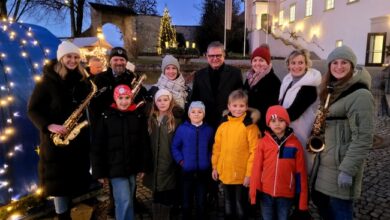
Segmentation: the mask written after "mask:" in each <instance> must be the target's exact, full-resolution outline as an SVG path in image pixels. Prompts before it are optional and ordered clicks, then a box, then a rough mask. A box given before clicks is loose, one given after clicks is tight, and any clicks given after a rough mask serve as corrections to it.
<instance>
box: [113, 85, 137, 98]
mask: <svg viewBox="0 0 390 220" xmlns="http://www.w3.org/2000/svg"><path fill="white" fill-rule="evenodd" d="M121 95H128V96H132V95H133V94H132V93H131V89H130V87H129V86H127V85H123V84H122V85H118V86H117V87H115V89H114V100H117V99H118V98H119V96H121Z"/></svg>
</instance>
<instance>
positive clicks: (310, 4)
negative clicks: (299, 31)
mask: <svg viewBox="0 0 390 220" xmlns="http://www.w3.org/2000/svg"><path fill="white" fill-rule="evenodd" d="M312 15H313V0H306V10H305V16H306V17H308V16H312Z"/></svg>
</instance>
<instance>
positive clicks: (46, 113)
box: [28, 41, 91, 220]
mask: <svg viewBox="0 0 390 220" xmlns="http://www.w3.org/2000/svg"><path fill="white" fill-rule="evenodd" d="M84 72H85V71H84V70H83V67H82V66H81V65H80V49H79V48H78V47H77V46H76V45H74V44H73V43H71V42H68V41H64V42H62V43H61V44H60V45H59V46H58V49H57V60H52V61H51V62H50V63H49V64H47V65H46V66H45V67H44V70H43V77H42V81H40V82H38V83H37V84H36V86H35V88H34V90H33V93H32V95H31V97H30V100H29V104H28V116H29V118H30V120H31V121H32V122H33V123H34V125H35V126H36V127H37V128H38V130H39V132H40V145H39V157H40V160H39V166H38V167H39V180H40V183H39V185H40V187H42V189H43V193H44V194H45V195H46V196H53V197H54V206H55V211H56V213H57V215H58V219H60V220H61V219H71V217H70V208H71V207H70V203H71V199H72V197H73V196H77V195H79V194H82V193H84V192H85V191H86V190H87V189H88V187H89V185H90V179H91V178H90V174H89V167H90V165H89V146H90V141H89V139H90V137H89V131H88V129H85V128H84V129H82V130H81V132H80V134H79V135H78V136H77V137H76V138H75V139H74V140H72V141H71V142H70V143H69V145H67V146H64V147H59V146H56V145H55V144H54V143H53V140H52V139H51V135H52V134H65V133H67V132H68V131H67V128H66V127H64V126H63V123H64V122H65V120H66V119H67V118H68V117H69V116H70V115H71V114H72V112H73V111H74V110H75V109H76V108H78V107H79V105H80V104H81V103H82V102H83V100H84V99H85V97H86V96H87V95H88V94H89V93H90V91H91V85H90V83H89V81H88V80H86V79H87V76H86V75H85V73H84Z"/></svg>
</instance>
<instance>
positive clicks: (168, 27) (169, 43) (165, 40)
mask: <svg viewBox="0 0 390 220" xmlns="http://www.w3.org/2000/svg"><path fill="white" fill-rule="evenodd" d="M171 23H172V21H171V16H170V15H169V11H168V9H167V8H166V7H165V8H164V14H163V17H162V18H161V23H160V32H159V35H158V42H157V45H158V49H157V51H158V53H159V54H161V53H162V51H163V50H164V49H167V48H169V47H176V45H177V42H176V30H175V28H174V27H172V24H171Z"/></svg>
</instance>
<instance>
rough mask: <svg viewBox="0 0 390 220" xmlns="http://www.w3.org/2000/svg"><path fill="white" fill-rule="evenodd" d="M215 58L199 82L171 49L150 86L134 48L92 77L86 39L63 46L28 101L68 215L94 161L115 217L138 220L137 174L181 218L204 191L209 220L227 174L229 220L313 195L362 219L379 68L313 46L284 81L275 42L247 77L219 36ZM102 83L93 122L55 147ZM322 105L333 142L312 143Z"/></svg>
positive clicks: (293, 59)
mask: <svg viewBox="0 0 390 220" xmlns="http://www.w3.org/2000/svg"><path fill="white" fill-rule="evenodd" d="M206 57H207V61H208V66H207V67H206V68H203V69H201V70H199V71H197V72H196V73H195V75H194V80H193V86H192V90H191V89H190V88H189V86H187V85H186V82H185V80H184V78H183V75H182V74H181V72H180V64H179V62H178V60H177V59H176V58H175V57H173V56H172V55H166V56H165V57H164V58H163V60H162V65H161V71H162V73H161V76H160V77H159V79H158V81H157V83H156V84H154V85H153V86H152V87H151V88H150V89H149V90H147V89H146V88H144V87H142V81H141V79H140V77H139V76H138V75H137V74H135V73H134V72H132V71H129V70H128V69H127V68H126V63H127V62H128V57H127V52H126V51H125V50H124V49H123V48H120V47H117V48H113V49H112V50H111V53H110V56H109V67H108V69H107V70H106V71H104V72H102V73H99V74H97V75H95V76H94V77H88V76H87V74H86V73H85V71H84V69H83V66H82V64H81V63H80V50H79V48H77V47H76V46H75V45H74V44H72V43H71V42H67V41H64V42H62V43H61V44H60V45H59V47H58V50H57V59H56V60H53V61H52V62H51V63H50V64H49V65H47V66H46V67H45V69H44V73H43V80H42V81H41V82H40V83H38V84H37V85H36V87H35V89H34V91H33V93H32V95H31V98H30V101H29V105H28V114H29V117H30V119H31V120H32V122H33V123H34V124H35V125H36V127H37V128H38V129H39V131H40V138H41V144H40V155H39V156H40V160H39V177H40V185H41V186H42V187H43V191H44V193H45V195H48V196H53V197H54V205H55V211H56V213H57V215H58V218H59V219H71V218H70V207H71V199H72V197H73V196H76V195H79V194H80V193H83V192H85V191H86V190H87V189H88V187H89V184H90V181H91V175H90V173H89V170H90V166H92V177H93V178H95V179H97V180H98V181H99V182H101V183H103V184H110V186H111V188H112V195H113V198H114V201H115V216H116V219H121V220H130V219H135V217H134V199H135V191H136V190H135V189H136V177H137V175H138V176H139V177H140V178H141V179H143V183H144V185H145V186H147V187H149V188H150V189H151V190H152V192H153V203H152V211H153V219H170V215H171V210H172V207H174V206H181V209H182V218H183V219H191V216H192V211H193V206H194V205H193V202H194V200H195V201H196V205H195V210H196V219H207V206H206V203H207V202H206V197H207V195H209V196H210V195H218V183H220V186H221V188H222V191H223V194H224V210H225V219H247V218H248V215H249V205H250V204H255V203H256V202H260V204H261V215H262V218H263V219H264V220H268V219H270V220H272V219H288V217H289V215H290V214H291V210H292V209H293V207H294V208H295V209H296V210H299V211H301V212H302V213H305V212H307V210H308V200H309V198H311V200H312V201H313V202H314V204H315V205H316V206H317V208H318V210H319V213H320V215H321V217H322V218H323V219H325V220H328V219H329V220H330V219H353V200H354V199H356V198H358V197H359V196H360V191H361V184H362V174H363V168H364V160H365V158H366V156H367V154H368V151H369V149H370V147H371V146H372V138H373V97H372V95H371V93H370V90H369V89H370V82H371V80H370V75H369V74H368V72H367V71H366V70H365V69H364V68H361V67H358V66H357V60H356V56H355V54H354V53H353V51H352V50H351V49H350V48H349V47H347V46H342V47H338V48H336V49H334V50H333V51H332V52H331V53H330V54H329V56H328V59H327V65H328V71H327V72H326V73H323V75H321V73H320V72H319V71H317V70H315V69H313V68H312V67H311V60H310V57H309V53H308V52H307V51H306V50H294V51H293V52H291V54H290V55H289V56H288V57H287V59H286V65H287V67H288V71H289V72H288V74H287V75H286V76H285V77H284V78H283V80H282V81H280V80H279V78H278V76H277V75H276V74H275V72H274V69H273V67H272V60H271V53H270V48H269V47H268V46H267V45H261V46H260V47H258V48H256V49H255V50H254V51H253V52H252V54H251V60H250V61H251V69H250V70H249V71H248V73H247V74H246V76H245V79H244V80H243V78H242V74H241V71H240V69H238V68H236V67H233V66H231V65H228V64H226V63H225V61H224V59H225V51H224V49H223V44H221V43H219V42H212V43H210V44H209V46H208V48H207V53H206ZM91 70H92V68H91ZM94 85H96V86H97V91H96V92H95V94H93V95H94V98H92V100H91V101H90V103H87V104H88V105H86V106H88V108H86V109H81V111H80V112H81V113H84V114H81V115H80V117H81V119H83V118H85V119H88V120H89V122H90V125H91V126H90V129H82V130H81V131H80V133H79V134H78V135H77V136H76V137H75V138H74V139H72V140H71V141H70V142H69V144H68V145H66V146H56V145H55V144H54V143H53V140H52V136H53V134H60V135H62V136H63V137H64V138H65V137H67V135H68V134H69V132H70V131H69V130H70V129H71V128H69V127H65V124H64V122H65V121H66V120H67V119H68V117H69V116H70V115H72V113H74V111H75V109H78V108H81V107H80V106H84V105H83V104H85V103H83V102H85V98H86V97H87V96H88V95H91V91H92V87H93V86H94ZM139 86H141V88H140V89H139V90H135V87H139ZM319 107H321V108H319ZM318 109H322V111H323V112H322V113H323V114H322V116H323V117H324V118H323V120H322V122H323V123H322V124H320V125H316V126H320V127H321V131H322V132H321V138H323V142H324V143H325V149H324V150H322V151H321V152H318V153H315V154H313V153H311V152H309V151H308V150H307V149H306V146H307V143H308V141H309V138H310V136H311V135H312V128H313V124H314V123H316V122H317V118H316V116H318V115H319V114H318V112H317V111H318ZM77 119H78V118H77ZM210 180H215V183H214V184H213V183H212V181H210ZM178 195H180V196H178ZM299 211H298V212H299Z"/></svg>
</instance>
